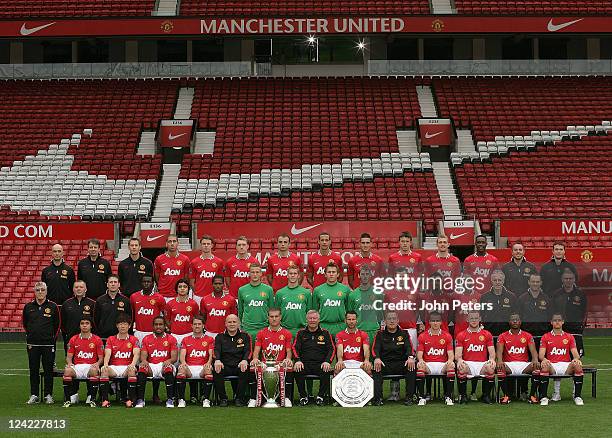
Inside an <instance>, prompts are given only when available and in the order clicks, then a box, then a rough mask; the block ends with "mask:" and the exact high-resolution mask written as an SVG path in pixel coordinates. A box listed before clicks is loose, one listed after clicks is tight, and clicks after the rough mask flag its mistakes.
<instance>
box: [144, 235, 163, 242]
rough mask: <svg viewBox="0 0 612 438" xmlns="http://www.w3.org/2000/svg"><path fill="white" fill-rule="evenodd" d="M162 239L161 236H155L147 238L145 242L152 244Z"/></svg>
mask: <svg viewBox="0 0 612 438" xmlns="http://www.w3.org/2000/svg"><path fill="white" fill-rule="evenodd" d="M162 237H164V235H163V234H162V235H161V236H155V237H152V236H147V242H153V241H154V240H157V239H161V238H162Z"/></svg>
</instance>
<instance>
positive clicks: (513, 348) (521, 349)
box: [508, 346, 526, 354]
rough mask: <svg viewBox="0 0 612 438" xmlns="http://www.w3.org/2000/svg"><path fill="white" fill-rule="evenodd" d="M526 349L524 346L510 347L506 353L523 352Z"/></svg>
mask: <svg viewBox="0 0 612 438" xmlns="http://www.w3.org/2000/svg"><path fill="white" fill-rule="evenodd" d="M525 352H526V349H525V347H514V346H513V347H510V348H509V349H508V353H510V354H525Z"/></svg>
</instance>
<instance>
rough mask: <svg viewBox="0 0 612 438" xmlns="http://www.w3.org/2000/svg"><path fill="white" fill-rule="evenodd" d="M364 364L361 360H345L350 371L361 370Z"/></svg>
mask: <svg viewBox="0 0 612 438" xmlns="http://www.w3.org/2000/svg"><path fill="white" fill-rule="evenodd" d="M362 363H363V362H361V361H359V360H345V361H344V367H345V368H350V369H354V368H361V364H362Z"/></svg>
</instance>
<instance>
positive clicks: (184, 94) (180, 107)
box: [174, 87, 195, 120]
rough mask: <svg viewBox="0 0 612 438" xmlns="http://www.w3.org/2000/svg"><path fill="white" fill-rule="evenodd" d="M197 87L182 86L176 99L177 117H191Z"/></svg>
mask: <svg viewBox="0 0 612 438" xmlns="http://www.w3.org/2000/svg"><path fill="white" fill-rule="evenodd" d="M194 93H195V88H185V87H183V88H180V89H179V95H178V99H177V101H176V109H175V110H174V118H175V119H183V120H185V119H189V118H191V106H192V105H193V95H194Z"/></svg>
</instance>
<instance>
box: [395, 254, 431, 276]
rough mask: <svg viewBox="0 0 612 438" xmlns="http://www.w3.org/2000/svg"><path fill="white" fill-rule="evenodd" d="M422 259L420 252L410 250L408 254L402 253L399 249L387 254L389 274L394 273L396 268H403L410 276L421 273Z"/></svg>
mask: <svg viewBox="0 0 612 438" xmlns="http://www.w3.org/2000/svg"><path fill="white" fill-rule="evenodd" d="M422 262H423V260H422V258H421V254H419V253H416V252H413V251H410V253H409V254H402V253H401V252H400V251H398V252H395V253H393V254H391V255H390V256H389V275H395V273H396V272H397V269H398V268H405V269H406V273H407V274H408V275H409V276H411V277H418V276H419V275H421V274H422V273H423V264H422Z"/></svg>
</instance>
